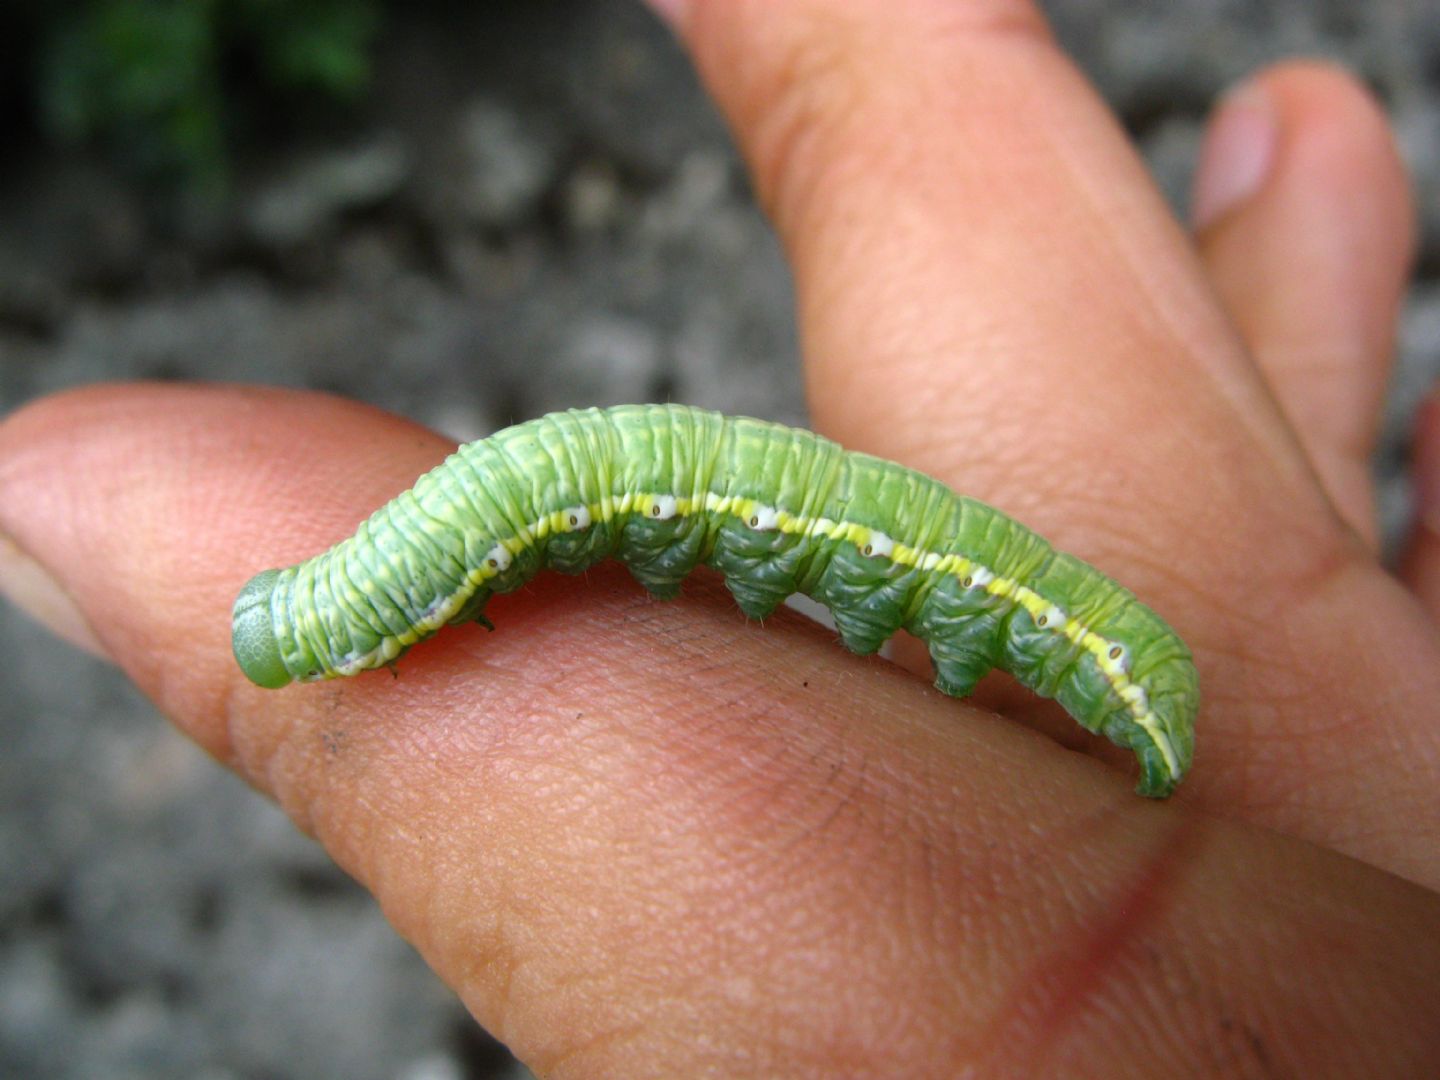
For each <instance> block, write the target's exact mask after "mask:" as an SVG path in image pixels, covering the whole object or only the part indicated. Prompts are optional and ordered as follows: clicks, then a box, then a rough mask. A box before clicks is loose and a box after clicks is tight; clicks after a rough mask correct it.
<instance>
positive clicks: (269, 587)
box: [230, 570, 293, 690]
mask: <svg viewBox="0 0 1440 1080" xmlns="http://www.w3.org/2000/svg"><path fill="white" fill-rule="evenodd" d="M279 576H280V571H279V570H266V571H265V572H264V573H260V574H256V575H255V576H254V577H253V578H251V579H250V581H249V583H248V584H247V585H246V586H245V588H243V589H241V590H240V595H239V596H237V597H236V598H235V608H234V612H233V614H232V616H231V630H230V644H231V648H233V649H234V650H235V660H236V662H237V663H238V664H239V665H240V670H241V671H243V672H245V676H246V678H248V679H249V680H250V681H251V682H253V683H254V684H255V685H256V686H263V687H265V688H266V689H269V690H276V689H279V688H280V687H282V686H284V685H285V684H286V683H288V682H290V681H291V680H292V678H293V676H291V674H290V672H289V671H288V670H286V668H285V661H284V660H283V659H282V658H281V656H280V643H279V642H278V641H276V640H275V630H274V627H273V625H272V623H271V618H270V595H271V593H273V592H274V591H275V579H276V578H278V577H279Z"/></svg>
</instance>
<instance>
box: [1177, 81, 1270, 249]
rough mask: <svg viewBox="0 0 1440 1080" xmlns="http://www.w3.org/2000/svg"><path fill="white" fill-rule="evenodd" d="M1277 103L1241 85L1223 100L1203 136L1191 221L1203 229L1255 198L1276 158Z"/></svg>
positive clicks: (1260, 91) (1250, 86)
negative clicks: (1249, 199)
mask: <svg viewBox="0 0 1440 1080" xmlns="http://www.w3.org/2000/svg"><path fill="white" fill-rule="evenodd" d="M1277 133H1278V125H1277V124H1276V119H1275V103H1274V101H1273V100H1271V97H1270V94H1269V93H1268V92H1266V91H1265V89H1264V88H1263V87H1261V86H1260V84H1258V83H1243V84H1241V86H1240V87H1239V88H1237V89H1235V90H1232V91H1230V93H1228V94H1226V95H1225V97H1224V98H1223V99H1222V100H1221V102H1220V106H1219V110H1218V112H1217V114H1216V116H1215V117H1214V119H1213V120H1211V122H1210V124H1209V127H1208V129H1207V130H1206V132H1205V141H1204V144H1203V145H1202V147H1201V149H1200V168H1199V172H1198V173H1197V175H1196V177H1195V191H1194V194H1193V196H1192V199H1191V208H1190V217H1191V220H1192V221H1193V222H1194V225H1195V228H1196V229H1204V228H1207V227H1208V226H1210V225H1212V224H1214V223H1215V222H1216V221H1218V220H1219V219H1220V218H1222V217H1224V216H1225V215H1226V214H1228V213H1230V212H1231V211H1232V210H1234V209H1235V208H1236V207H1237V206H1239V205H1240V204H1241V203H1242V202H1244V201H1245V200H1246V199H1248V198H1249V197H1250V196H1252V195H1254V194H1255V192H1256V191H1258V190H1259V189H1260V185H1261V184H1263V183H1264V182H1265V177H1266V175H1267V174H1268V173H1269V171H1270V166H1271V164H1272V162H1273V160H1274V157H1275V143H1276V136H1277Z"/></svg>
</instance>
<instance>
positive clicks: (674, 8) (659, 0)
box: [645, 0, 690, 31]
mask: <svg viewBox="0 0 1440 1080" xmlns="http://www.w3.org/2000/svg"><path fill="white" fill-rule="evenodd" d="M645 3H646V4H648V5H649V6H650V9H651V10H652V11H654V12H655V14H656V15H659V16H660V18H662V19H664V20H665V21H666V22H667V23H669V24H670V28H671V29H672V30H677V31H678V30H679V29H680V28H681V26H683V25H684V23H685V17H686V16H687V15H688V14H689V13H690V0H645Z"/></svg>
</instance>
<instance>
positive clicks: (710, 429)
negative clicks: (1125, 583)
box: [234, 405, 1199, 797]
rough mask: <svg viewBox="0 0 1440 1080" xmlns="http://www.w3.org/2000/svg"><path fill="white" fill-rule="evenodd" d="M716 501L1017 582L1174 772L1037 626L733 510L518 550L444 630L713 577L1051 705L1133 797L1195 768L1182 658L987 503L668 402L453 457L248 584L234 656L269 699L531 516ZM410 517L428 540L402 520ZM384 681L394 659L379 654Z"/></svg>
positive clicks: (953, 680) (315, 672)
mask: <svg viewBox="0 0 1440 1080" xmlns="http://www.w3.org/2000/svg"><path fill="white" fill-rule="evenodd" d="M627 492H629V493H640V492H649V493H662V492H664V493H671V494H674V495H676V496H680V497H685V496H693V495H702V496H703V494H704V493H705V492H710V493H713V494H716V495H732V496H743V497H747V498H753V499H755V500H758V501H759V502H760V503H763V504H765V505H767V506H772V507H778V508H784V509H785V510H787V511H789V512H790V513H792V514H795V515H799V516H801V517H804V518H809V519H813V518H818V517H824V518H828V519H830V520H832V521H837V522H838V521H847V522H852V523H857V524H860V525H864V526H868V527H870V528H874V529H878V530H881V531H883V532H884V533H885V534H887V535H888V536H889V537H891V538H893V539H894V540H895V541H897V542H901V543H904V544H906V545H908V546H911V547H916V548H920V549H923V550H926V551H931V552H937V553H941V554H947V553H956V554H961V555H964V556H966V557H968V558H970V559H972V560H974V561H975V562H978V563H980V564H983V565H984V566H986V567H988V568H989V569H991V570H992V571H993V572H994V573H996V574H997V575H1000V576H1002V577H1005V578H1008V579H1011V580H1013V581H1017V582H1019V583H1020V584H1023V585H1025V586H1027V587H1028V588H1030V589H1032V590H1034V591H1035V592H1036V593H1038V594H1040V596H1041V597H1043V598H1044V599H1046V600H1048V601H1050V602H1051V603H1053V604H1055V605H1056V606H1057V607H1059V608H1061V609H1063V610H1064V611H1065V612H1067V613H1069V614H1070V615H1072V616H1073V617H1074V618H1076V619H1078V620H1080V621H1081V622H1082V623H1083V624H1084V625H1085V626H1087V627H1088V628H1090V629H1091V630H1092V631H1094V632H1095V633H1097V634H1099V635H1100V636H1102V637H1104V638H1106V639H1109V640H1111V641H1114V642H1117V643H1120V644H1122V645H1123V646H1124V647H1125V649H1126V650H1127V651H1128V654H1129V678H1130V680H1131V681H1133V682H1134V683H1135V684H1136V685H1138V686H1140V687H1141V688H1143V690H1144V692H1145V694H1146V697H1147V700H1148V703H1149V709H1150V712H1151V713H1152V714H1153V716H1154V717H1155V718H1157V719H1158V721H1159V723H1160V725H1161V726H1162V727H1163V729H1164V731H1165V732H1166V733H1167V734H1168V736H1169V738H1170V742H1171V745H1172V746H1173V747H1174V755H1173V759H1174V760H1178V763H1179V767H1178V768H1174V769H1172V768H1170V767H1169V766H1168V765H1167V763H1166V761H1165V759H1164V757H1163V756H1162V754H1161V753H1160V752H1159V750H1158V749H1157V747H1156V746H1155V744H1154V738H1153V737H1152V735H1151V734H1150V733H1148V732H1147V731H1146V730H1145V729H1144V728H1143V727H1142V726H1141V725H1139V724H1138V723H1136V721H1135V719H1134V717H1133V716H1132V714H1131V711H1130V709H1128V708H1127V707H1126V705H1125V703H1124V702H1123V701H1121V700H1120V698H1119V697H1118V696H1117V694H1116V691H1115V689H1114V688H1113V687H1112V685H1111V684H1110V682H1109V681H1107V679H1106V677H1105V675H1104V673H1103V672H1102V671H1101V669H1100V667H1099V665H1098V663H1097V661H1096V659H1095V657H1094V656H1093V655H1091V654H1090V653H1089V652H1087V651H1086V650H1084V649H1081V648H1080V647H1079V646H1077V645H1076V644H1075V643H1074V642H1072V641H1071V640H1069V639H1068V638H1066V637H1065V636H1064V635H1062V634H1059V633H1055V632H1054V631H1053V629H1050V630H1044V629H1041V628H1039V627H1037V626H1036V624H1035V622H1034V620H1033V619H1032V616H1031V614H1030V612H1028V611H1026V610H1024V608H1022V607H1021V606H1019V605H1017V604H1016V603H1014V602H1013V601H1010V600H1008V599H1006V598H1004V597H998V596H995V595H992V594H990V593H988V592H987V591H986V590H985V589H975V588H970V589H967V588H965V587H963V583H962V581H961V580H960V579H959V578H958V577H957V576H956V575H954V574H945V573H942V572H939V571H936V570H933V569H932V570H923V569H919V568H916V567H913V566H905V565H901V564H898V563H896V562H892V561H890V560H889V559H886V558H874V557H867V556H866V555H865V554H864V553H863V552H862V551H861V550H860V549H859V548H857V547H856V545H855V544H854V543H851V542H849V541H848V540H835V539H831V538H828V537H818V536H805V535H800V534H792V533H786V532H782V531H777V530H771V531H757V530H756V529H753V528H750V527H748V523H747V522H746V521H743V520H741V519H740V518H739V517H736V516H734V515H733V514H731V513H712V512H708V511H701V512H696V513H691V514H683V515H678V516H675V517H673V518H670V519H669V520H661V521H656V520H651V519H649V518H648V517H646V516H645V515H644V514H643V513H637V512H632V513H628V514H617V515H616V516H615V517H613V518H612V519H611V520H610V521H608V522H607V521H603V520H599V517H598V515H597V517H596V519H595V520H594V521H593V523H592V524H590V526H589V527H588V528H584V529H581V530H578V531H571V532H557V533H552V534H551V535H549V536H547V537H545V538H543V539H539V540H537V541H535V542H534V543H533V544H532V545H531V546H529V547H528V548H527V549H526V550H524V551H522V552H520V553H519V554H517V555H515V557H514V561H513V563H511V565H509V566H508V567H507V568H506V569H505V570H504V571H503V572H502V573H500V574H499V575H498V576H496V577H494V578H492V579H491V580H489V581H487V582H485V584H484V585H483V586H482V587H479V588H474V589H473V593H472V594H471V595H470V596H469V597H468V599H467V600H466V601H465V603H464V604H463V607H462V608H461V610H459V611H456V612H455V613H454V614H453V616H452V617H451V618H450V619H449V620H448V621H450V622H461V621H465V620H470V619H479V620H480V621H484V620H483V617H482V610H483V608H484V606H485V602H486V601H487V600H488V599H489V597H490V596H491V595H493V594H494V593H497V592H508V591H510V590H512V589H516V588H518V587H520V586H521V585H523V584H524V583H525V582H526V581H528V580H529V579H530V578H531V577H533V576H534V575H535V574H536V573H537V572H538V571H539V570H541V569H542V568H545V567H549V568H551V569H555V570H560V571H563V572H566V573H579V572H580V571H582V570H584V569H585V568H586V567H589V566H591V565H592V564H594V563H596V562H598V561H600V560H601V559H606V558H612V557H613V558H618V559H620V560H621V561H622V562H624V563H625V564H626V565H627V566H628V567H629V568H630V570H631V571H632V573H633V574H634V575H635V577H636V578H637V579H638V580H639V581H640V582H641V583H642V584H643V585H644V586H645V587H646V588H647V589H649V590H650V591H651V592H652V593H654V594H655V595H657V596H660V597H664V598H670V597H673V596H675V595H676V594H677V593H678V591H679V588H680V583H681V581H682V580H683V579H684V578H685V577H686V575H688V574H689V573H690V572H691V570H693V569H694V568H695V567H696V566H697V565H700V564H702V563H703V564H704V565H706V566H711V567H714V568H715V569H717V570H719V571H720V572H721V573H722V574H723V575H724V576H725V583H726V585H727V586H728V587H729V589H730V591H731V593H732V594H733V595H734V597H735V599H736V601H737V602H738V604H739V605H740V608H741V610H743V611H744V612H745V614H746V615H748V616H750V617H751V618H755V619H762V618H764V617H765V616H767V615H769V614H770V613H771V612H772V611H773V610H774V609H775V607H776V606H777V605H778V604H779V603H780V602H781V601H782V600H784V599H785V598H786V597H787V596H789V595H790V594H791V593H796V592H800V593H804V594H806V595H807V596H811V597H813V598H815V599H816V600H818V601H819V602H820V603H822V604H824V605H825V606H826V607H828V608H829V609H830V610H831V611H832V612H833V614H834V617H835V622H836V625H837V627H838V629H839V633H840V637H841V640H842V641H843V642H844V643H845V645H846V646H847V647H848V648H850V649H851V650H853V651H854V652H857V653H862V654H865V653H872V652H874V651H875V650H876V649H878V648H879V647H880V646H881V645H882V644H883V643H884V642H885V640H886V639H887V638H889V637H890V635H891V634H892V633H894V631H895V630H897V629H899V628H902V627H903V628H904V629H906V630H908V631H910V632H911V633H912V634H914V635H915V636H916V637H918V638H920V639H922V640H923V641H925V642H926V643H927V644H928V646H929V649H930V654H931V657H932V659H933V661H934V663H935V668H936V685H937V686H938V687H939V688H940V689H941V690H943V691H944V692H945V693H947V694H952V695H955V696H963V695H965V694H968V693H970V691H971V690H972V689H973V688H974V686H975V683H976V682H977V680H978V679H979V678H980V677H981V676H982V675H983V674H985V673H986V672H987V671H989V670H990V669H991V668H996V667H998V668H1001V669H1003V670H1005V671H1008V672H1009V673H1011V674H1012V675H1014V676H1015V677H1016V678H1017V679H1018V680H1019V681H1020V682H1021V683H1023V684H1024V685H1025V686H1027V687H1029V688H1031V689H1032V690H1034V691H1035V692H1036V693H1038V694H1041V695H1043V696H1045V697H1051V698H1055V699H1057V700H1058V701H1059V702H1060V704H1061V705H1063V706H1064V707H1065V709H1066V710H1067V711H1069V713H1070V714H1071V715H1072V716H1073V717H1074V718H1075V719H1076V720H1077V721H1078V722H1079V723H1080V724H1082V725H1083V726H1084V727H1086V728H1088V729H1089V730H1091V731H1096V732H1101V733H1103V734H1104V735H1105V736H1107V737H1108V738H1109V739H1111V740H1112V741H1114V742H1115V743H1117V744H1118V745H1121V746H1126V747H1129V748H1131V749H1133V750H1134V752H1135V754H1136V756H1137V757H1138V759H1139V761H1140V766H1141V780H1140V785H1139V791H1140V792H1141V794H1145V795H1150V796H1156V797H1163V796H1165V795H1168V794H1170V792H1171V791H1173V789H1174V787H1175V785H1176V783H1178V781H1179V779H1180V778H1181V776H1183V774H1184V772H1185V770H1186V768H1187V767H1188V765H1189V762H1190V758H1191V754H1192V750H1193V741H1194V740H1193V723H1194V716H1195V712H1196V708H1197V705H1198V696H1199V695H1198V687H1197V679H1196V673H1195V668H1194V665H1193V663H1192V661H1191V658H1190V654H1189V651H1188V650H1187V649H1186V647H1185V645H1184V644H1183V643H1182V642H1181V641H1180V639H1179V638H1178V637H1176V635H1175V634H1174V632H1173V631H1172V630H1170V628H1169V627H1168V626H1166V625H1165V623H1164V622H1162V621H1161V620H1160V618H1159V617H1158V616H1156V615H1155V614H1154V613H1153V612H1152V611H1150V610H1149V609H1148V608H1146V607H1145V606H1144V605H1142V604H1141V603H1140V602H1139V601H1138V600H1137V599H1136V598H1135V597H1134V596H1133V595H1132V594H1131V593H1130V592H1129V591H1127V590H1126V589H1125V588H1123V587H1122V586H1120V585H1119V584H1117V583H1116V582H1114V581H1112V580H1110V579H1109V578H1107V577H1106V576H1104V575H1103V574H1101V573H1100V572H1099V571H1097V570H1095V569H1093V568H1091V567H1090V566H1087V565H1086V564H1084V563H1082V562H1081V561H1080V560H1078V559H1076V558H1074V557H1072V556H1069V555H1066V554H1063V553H1061V552H1056V551H1055V550H1054V549H1052V548H1051V547H1050V546H1049V545H1048V544H1047V543H1046V542H1045V541H1044V540H1042V539H1041V538H1040V537H1038V536H1036V535H1035V534H1034V533H1032V532H1030V531H1029V530H1028V529H1026V528H1024V527H1023V526H1022V525H1020V524H1018V523H1017V522H1015V521H1013V520H1011V519H1010V518H1008V517H1006V516H1005V515H1003V514H1001V513H1000V512H999V511H998V510H995V509H993V508H991V507H989V506H986V505H985V504H983V503H980V502H977V501H975V500H974V499H969V498H965V497H964V496H960V495H956V494H955V493H954V492H952V491H951V490H950V489H949V488H947V487H945V486H944V485H943V484H940V483H939V482H937V481H935V480H932V479H930V478H929V477H927V476H924V475H922V474H920V473H917V472H915V471H913V470H911V469H907V468H904V467H902V466H900V465H897V464H894V463H893V462H888V461H882V460H880V459H878V458H873V457H870V456H868V455H865V454H857V453H849V452H846V451H844V450H843V449H841V448H840V447H839V446H838V445H836V444H835V443H833V442H830V441H829V440H827V439H823V438H821V437H820V436H818V435H815V434H813V433H811V432H808V431H801V430H796V429H792V428H787V427H782V426H780V425H778V424H772V423H766V422H764V421H760V420H752V419H748V418H743V417H726V416H722V415H720V414H718V413H712V412H706V411H703V410H699V409H693V408H688V407H685V406H679V405H632V406H621V407H618V408H612V409H589V410H584V411H573V412H567V413H557V414H554V415H550V416H545V417H542V418H540V419H538V420H533V421H530V422H528V423H524V424H520V425H518V426H515V427H512V428H508V429H506V430H504V431H501V432H499V433H497V434H495V435H493V436H491V437H490V438H487V439H481V440H479V441H477V442H473V443H470V444H468V445H466V446H462V447H461V448H460V449H459V450H458V451H456V452H455V453H454V454H453V455H451V456H450V457H449V458H448V459H446V461H445V462H444V463H443V464H441V465H439V466H438V467H437V468H435V469H434V470H432V471H431V472H429V473H427V474H426V475H425V476H423V477H421V478H420V480H419V481H418V482H417V483H416V485H415V487H414V488H412V489H411V490H410V491H408V492H406V493H404V494H402V495H400V496H399V497H397V498H396V499H394V500H393V501H391V502H390V503H388V504H387V505H385V506H383V507H381V508H380V509H379V510H378V511H376V512H375V514H374V515H373V516H372V517H371V518H370V519H369V520H368V521H367V522H365V523H364V524H363V525H362V526H361V527H360V530H359V531H358V532H357V533H356V535H355V536H353V537H351V538H350V539H348V540H345V541H343V542H342V543H340V544H337V545H336V546H335V547H334V548H332V549H330V550H329V551H328V552H325V553H324V554H322V555H318V556H316V557H315V558H314V559H311V560H309V561H308V562H306V563H302V564H301V565H300V566H299V567H291V568H290V569H287V570H283V571H276V570H269V571H266V572H265V573H263V574H260V575H258V576H257V577H256V578H255V579H253V580H252V581H251V582H250V584H249V585H247V586H246V587H245V589H244V591H242V593H241V595H240V597H239V599H238V600H237V601H236V605H235V614H234V646H235V655H236V658H237V659H238V661H239V662H240V665H241V667H242V668H243V669H244V670H245V672H246V674H247V675H248V676H249V677H250V678H251V679H252V680H253V681H255V682H256V683H258V684H260V685H262V686H282V685H284V684H285V683H288V682H289V681H291V680H292V679H301V680H313V679H319V678H328V677H331V676H333V675H336V674H342V673H349V672H348V671H346V672H341V671H339V670H337V669H339V668H342V667H347V666H353V665H354V663H355V662H356V658H357V657H360V656H363V655H365V654H369V653H372V652H373V651H375V650H377V649H379V648H380V646H381V645H382V642H383V641H384V639H386V638H387V637H395V636H397V635H401V634H405V633H406V632H407V631H409V632H413V631H414V628H415V627H417V626H419V625H422V620H424V619H425V618H426V616H427V614H428V615H429V616H430V618H432V619H433V618H435V617H436V616H435V612H436V611H437V604H438V601H440V600H443V599H444V598H447V597H450V598H453V597H455V595H456V593H457V591H458V590H461V589H462V588H470V586H468V585H462V583H464V582H466V573H467V572H468V571H469V570H470V569H472V568H474V567H476V566H477V565H480V563H479V560H482V559H484V557H485V553H486V552H487V551H490V550H491V549H492V548H493V546H494V545H495V544H496V542H497V541H498V540H501V539H505V538H510V537H514V536H516V535H517V533H518V531H519V529H520V527H521V526H522V525H524V524H526V523H531V522H535V521H537V520H539V519H540V518H541V517H542V516H544V515H545V514H548V513H551V512H553V511H557V510H560V509H562V508H564V507H570V506H576V505H594V504H597V503H598V502H599V500H600V499H601V498H602V496H605V495H607V494H608V495H610V496H613V497H616V498H618V497H619V496H621V495H623V494H625V493H627ZM417 522H425V523H426V525H427V528H426V530H424V531H423V532H422V530H420V529H418V528H417V527H416V523H417ZM371 659H373V663H366V665H365V666H370V667H378V666H381V665H383V664H385V663H387V662H388V661H387V660H386V659H384V658H382V657H379V656H376V657H372V658H371Z"/></svg>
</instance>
